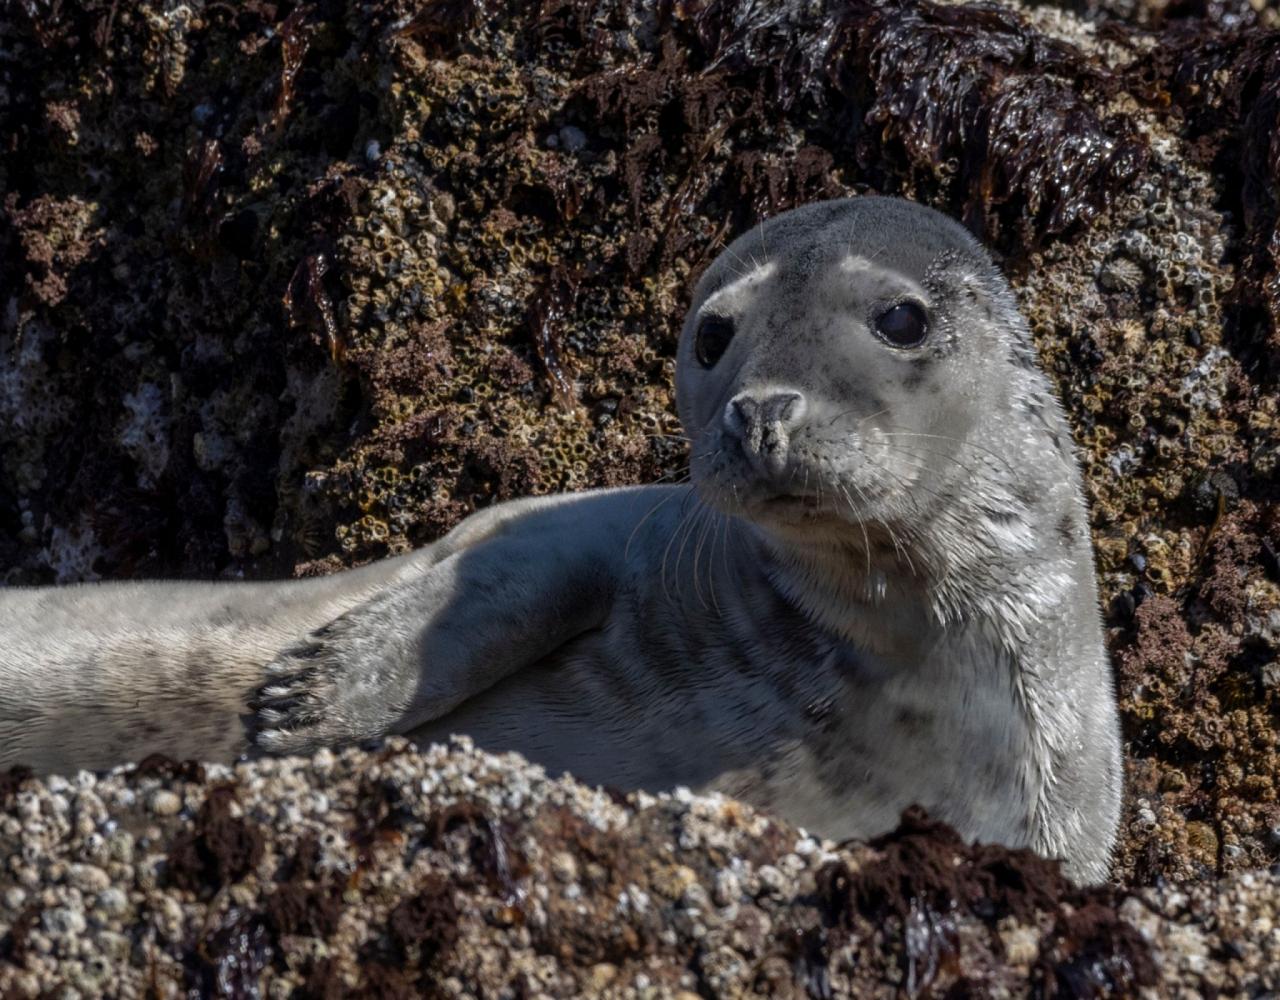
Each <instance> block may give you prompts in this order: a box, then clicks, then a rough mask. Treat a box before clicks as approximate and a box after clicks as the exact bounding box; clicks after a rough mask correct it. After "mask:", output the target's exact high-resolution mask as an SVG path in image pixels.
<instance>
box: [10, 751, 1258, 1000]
mask: <svg viewBox="0 0 1280 1000" xmlns="http://www.w3.org/2000/svg"><path fill="white" fill-rule="evenodd" d="M4 796H5V802H6V803H7V806H6V810H7V812H6V816H5V818H4V819H3V820H0V854H3V855H7V856H9V857H10V858H11V859H12V860H11V861H10V863H9V866H8V870H7V871H6V872H4V874H3V875H0V927H4V928H6V930H7V933H5V934H4V935H3V937H0V959H4V960H6V961H3V962H0V995H3V996H5V997H33V998H34V997H38V996H46V995H55V991H59V990H61V991H62V992H60V993H56V995H64V996H65V995H75V993H68V992H67V991H78V993H79V995H83V996H142V995H147V996H171V995H179V994H183V995H199V996H212V995H223V996H236V997H240V996H246V997H247V996H264V995H265V996H273V997H283V996H295V997H310V996H323V997H333V996H344V995H348V994H362V995H377V996H392V997H400V996H403V997H413V996H481V997H568V996H592V997H619V998H622V997H655V998H657V997H673V998H681V1000H692V998H694V997H698V996H717V997H747V996H762V997H797V998H799V997H819V998H822V997H828V998H834V997H874V996H884V997H897V996H901V995H903V994H906V995H908V996H918V995H922V994H927V995H942V994H946V995H949V996H961V995H966V996H967V995H976V996H991V997H999V996H1021V995H1025V994H1027V993H1029V992H1030V993H1035V994H1037V995H1042V996H1092V995H1102V994H1118V995H1136V994H1137V993H1138V992H1139V991H1144V992H1146V993H1147V994H1148V995H1159V994H1169V995H1174V994H1182V995H1186V996H1203V995H1206V994H1209V993H1212V992H1214V991H1222V992H1226V993H1229V994H1233V995H1257V994H1259V993H1261V992H1264V991H1274V990H1276V989H1280V928H1278V927H1277V926H1276V924H1275V922H1276V921H1277V919H1280V913H1278V912H1277V907H1278V906H1280V892H1278V891H1277V890H1280V877H1277V876H1269V875H1263V874H1245V875H1239V876H1234V877H1231V878H1229V879H1227V880H1225V881H1223V882H1222V883H1221V884H1219V885H1218V886H1216V887H1212V888H1211V887H1209V886H1205V885H1201V886H1198V887H1196V886H1193V887H1188V888H1170V887H1165V888H1161V889H1158V890H1156V889H1150V890H1142V891H1134V892H1131V893H1121V892H1116V891H1112V890H1106V891H1093V892H1089V893H1081V892H1078V891H1074V890H1072V889H1070V888H1069V887H1068V886H1066V885H1065V884H1064V883H1063V881H1062V879H1061V877H1060V876H1059V874H1058V872H1057V868H1056V866H1055V865H1053V864H1051V863H1048V862H1045V861H1043V860H1041V859H1039V858H1037V857H1035V856H1034V855H1031V854H1028V853H1023V852H1013V853H1010V852H1008V851H1005V850H1000V849H991V848H969V847H965V846H964V845H962V844H961V843H960V842H959V841H958V840H956V839H954V838H953V837H952V836H951V835H950V834H948V833H947V832H946V831H945V830H939V829H936V828H934V827H933V826H932V825H931V824H930V823H929V822H928V821H927V820H925V819H923V818H922V817H919V816H910V815H909V816H908V817H907V818H906V820H905V821H904V824H903V826H902V827H901V829H899V830H898V831H897V832H896V833H894V834H891V835H889V836H886V837H884V838H882V839H880V840H879V841H877V842H875V843H874V844H872V845H870V846H858V845H854V846H849V847H847V848H845V849H837V848H836V846H835V845H832V844H829V843H823V842H820V841H817V840H815V839H813V838H811V837H809V836H807V835H806V834H804V833H803V831H798V830H795V829H791V828H789V827H786V826H784V825H782V824H779V823H777V822H775V821H773V820H771V819H769V818H767V817H765V816H762V815H758V814H756V813H755V812H753V811H752V810H750V809H748V808H747V807H745V806H742V805H740V804H738V803H736V802H733V801H732V800H728V799H723V798H718V797H716V798H697V797H694V796H691V795H689V794H687V793H683V794H682V793H680V792H676V793H675V794H673V795H670V796H667V795H663V796H658V797H656V798H655V797H652V796H648V795H644V794H640V795H633V796H629V797H628V796H624V795H623V794H622V793H620V792H606V791H601V790H594V791H593V790H588V789H586V788H583V787H582V786H580V785H578V784H576V783H574V782H573V781H572V780H570V779H567V778H562V779H560V780H558V781H551V780H548V779H547V777H546V776H545V775H544V774H543V773H542V771H541V770H540V769H538V768H534V767H531V766H529V765H527V764H525V763H524V762H523V761H521V760H520V758H518V757H515V756H509V757H505V758H497V757H490V756H487V755H485V754H483V753H480V752H478V751H475V750H473V749H472V748H471V747H470V745H469V744H467V743H465V742H463V743H460V744H458V745H455V746H453V747H437V748H434V749H432V750H430V751H429V752H427V753H425V754H422V753H417V752H410V751H409V749H408V748H407V746H406V745H405V744H403V743H401V742H398V741H391V742H389V743H388V744H387V745H386V746H385V747H383V748H380V749H377V750H373V751H371V752H365V751H358V750H348V751H344V752H342V753H341V754H338V755H335V754H333V753H329V752H327V751H326V752H322V753H320V754H317V755H316V756H315V757H314V758H312V759H309V760H297V759H288V760H282V761H269V762H261V763H258V764H256V765H252V766H247V765H246V766H240V767H237V768H235V769H234V770H228V769H222V768H208V769H207V770H202V769H200V768H198V767H194V766H189V767H185V768H184V767H181V766H175V765H173V764H171V763H170V762H165V761H161V760H158V759H153V760H151V761H148V762H144V764H143V765H142V766H140V767H139V768H137V769H136V770H133V769H130V770H127V771H124V772H123V773H121V772H116V773H113V774H110V775H104V776H98V777H96V778H95V777H94V776H92V775H89V774H87V773H84V774H80V775H78V776H75V777H74V778H70V779H52V780H49V781H47V782H35V781H26V782H19V781H11V782H10V784H9V786H8V787H7V788H6V789H5V790H4Z"/></svg>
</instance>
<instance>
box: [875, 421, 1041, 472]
mask: <svg viewBox="0 0 1280 1000" xmlns="http://www.w3.org/2000/svg"><path fill="white" fill-rule="evenodd" d="M889 426H891V427H892V426H894V425H893V424H890V425H889ZM884 434H885V436H886V437H922V438H933V439H935V440H938V441H947V442H950V443H951V444H956V445H959V446H960V447H961V448H972V449H973V450H974V451H979V452H982V453H983V454H985V455H989V456H990V457H991V458H994V459H995V460H996V461H997V462H999V463H1000V464H1001V465H1003V466H1004V468H1005V471H1007V472H1009V473H1011V474H1013V475H1015V476H1016V475H1017V470H1016V469H1014V467H1013V465H1012V464H1010V462H1009V460H1008V459H1007V458H1005V457H1004V456H1002V455H999V454H997V453H996V452H994V451H992V450H991V449H990V448H987V447H984V446H983V445H980V444H977V443H975V442H973V441H966V440H961V439H960V438H956V437H951V436H949V435H947V434H925V433H923V432H921V431H885V432H884Z"/></svg>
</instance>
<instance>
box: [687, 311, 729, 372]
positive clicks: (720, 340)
mask: <svg viewBox="0 0 1280 1000" xmlns="http://www.w3.org/2000/svg"><path fill="white" fill-rule="evenodd" d="M732 339H733V320H731V319H729V318H728V317H725V316H703V317H702V320H701V322H699V323H698V332H697V334H695V335H694V339H693V353H694V354H696V355H697V356H698V364H700V365H702V367H703V368H711V367H713V366H714V365H715V363H716V362H717V361H719V360H720V357H721V355H723V354H724V352H725V351H726V350H728V347H729V341H731V340H732Z"/></svg>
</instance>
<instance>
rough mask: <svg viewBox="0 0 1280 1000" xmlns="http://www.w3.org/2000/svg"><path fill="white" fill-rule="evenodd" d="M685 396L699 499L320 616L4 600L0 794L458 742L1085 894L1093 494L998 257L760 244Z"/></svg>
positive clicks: (328, 583)
mask: <svg viewBox="0 0 1280 1000" xmlns="http://www.w3.org/2000/svg"><path fill="white" fill-rule="evenodd" d="M676 378H677V386H676V389H677V403H678V407H679V411H680V416H681V419H682V421H683V423H684V426H685V429H686V431H687V434H688V437H689V439H690V442H691V457H690V473H691V485H690V486H687V487H641V488H635V489H624V490H605V491H596V492H589V493H583V494H573V495H565V496H560V497H551V498H536V499H532V500H527V501H517V502H515V503H511V504H504V505H499V506H496V507H494V508H490V509H489V510H486V511H484V512H481V513H479V514H477V515H475V516H473V517H472V518H469V519H468V520H467V521H465V522H463V524H461V525H460V526H459V527H458V528H456V529H455V530H454V531H453V532H451V533H450V534H449V535H448V536H446V537H445V538H443V539H441V540H440V541H439V542H437V543H435V544H434V545H431V546H428V547H427V548H425V549H423V550H421V551H419V552H417V553H414V554H412V555H410V556H407V557H402V558H400V559H395V560H388V561H386V562H384V563H381V564H378V565H376V566H373V567H366V568H364V569H361V570H357V571H352V572H349V573H344V574H338V575H337V576H335V577H331V578H326V579H325V580H321V581H305V582H291V583H281V584H276V585H257V586H256V587H248V586H243V585H241V586H237V585H227V586H208V585H206V586H200V585H188V586H186V587H176V588H175V587H172V586H166V587H165V589H163V591H162V590H161V589H160V587H159V585H132V586H131V587H118V588H112V587H96V588H95V587H89V588H74V589H67V590H56V591H27V592H16V593H5V592H0V612H4V613H3V614H0V737H7V740H0V764H3V763H11V762H16V761H17V760H19V759H26V760H29V761H30V762H32V763H34V764H35V765H36V766H39V767H43V768H48V767H54V766H57V767H66V766H85V765H86V764H87V765H89V766H102V765H103V764H104V763H109V762H113V761H115V760H119V759H122V758H123V757H124V756H129V755H133V756H137V755H140V754H141V753H145V752H149V751H151V750H162V751H164V752H167V753H170V754H173V755H177V756H205V757H210V756H212V757H225V756H227V755H229V754H231V753H234V752H236V751H238V750H242V749H244V747H245V745H246V738H247V737H246V733H245V729H244V728H243V726H242V724H241V723H242V716H243V717H244V718H247V720H248V723H249V730H248V738H251V739H252V740H253V742H254V743H255V744H256V745H257V746H258V747H260V748H262V749H264V750H266V751H269V752H274V753H289V752H301V751H306V750H309V749H312V748H315V747H318V746H322V745H328V744H335V743H342V742H348V741H352V740H358V739H361V738H365V737H369V736H376V735H379V734H383V733H387V732H393V731H394V732H401V733H407V734H409V735H410V736H412V737H413V738H415V739H417V740H419V741H427V740H433V739H439V738H442V737H445V736H448V735H449V734H450V733H455V732H462V733H467V734H469V735H471V736H473V737H474V738H475V739H476V740H477V742H478V743H480V745H482V746H485V747H486V748H488V749H493V750H505V749H511V750H518V751H520V752H522V753H524V754H525V755H526V756H528V757H530V758H531V759H533V760H535V761H538V762H541V763H543V764H544V765H546V766H547V767H548V769H551V770H553V771H558V770H568V771H571V772H572V773H574V774H575V775H576V776H578V777H579V778H582V779H584V780H587V781H594V782H603V783H609V784H612V785H622V786H631V787H643V788H649V789H654V790H658V789H663V788H670V787H672V786H674V785H688V786H691V787H694V788H697V789H703V790H718V791H723V792H726V793H728V794H732V795H735V796H737V797H738V798H741V799H744V800H746V801H748V802H751V803H753V804H755V805H758V806H761V807H764V808H767V809H771V810H774V811H775V812H777V813H779V814H781V815H782V816H783V817H785V818H787V819H790V820H791V821H793V822H795V823H797V824H799V825H802V826H805V827H807V828H809V829H810V830H813V831H814V832H817V833H821V834H825V835H828V836H831V837H836V838H845V837H868V836H873V835H876V834H878V833H882V832H884V831H886V830H887V829H889V828H891V827H892V826H893V825H894V824H895V823H896V822H897V819H898V816H899V814H900V812H901V810H902V809H904V808H905V807H906V806H908V805H911V804H913V803H919V804H921V805H923V806H925V807H926V808H927V809H928V810H929V811H930V812H931V813H933V814H934V815H936V816H938V817H940V818H942V819H945V820H947V821H948V822H950V823H951V824H952V825H953V826H955V827H956V828H957V829H958V830H959V831H960V832H961V833H962V834H964V835H966V836H968V837H971V838H980V839H984V840H990V841H998V842H1002V843H1005V844H1009V845H1011V846H1030V847H1033V848H1035V849H1036V850H1038V851H1040V852H1042V853H1044V854H1048V855H1051V856H1058V857H1061V858H1063V859H1064V860H1065V862H1066V865H1067V871H1068V873H1069V874H1071V875H1072V876H1073V877H1074V878H1076V879H1078V880H1081V881H1099V880H1101V879H1103V878H1105V876H1106V872H1107V866H1108V862H1109V856H1110V850H1111V846H1112V843H1113V841H1114V837H1115V832H1116V827H1117V823H1118V816H1119V801H1120V738H1119V729H1118V723H1117V716H1116V708H1115V699H1114V692H1113V688H1112V680H1111V674H1110V668H1109V665H1108V662H1107V658H1106V653H1105V648H1104V645H1103V638H1102V629H1101V622H1100V618H1099V615H1098V610H1097V593H1096V584H1095V581H1094V572H1093V561H1092V552H1091V549H1090V545H1089V532H1088V527H1087V522H1086V518H1085V508H1084V501H1083V491H1082V484H1081V480H1080V474H1079V470H1078V468H1077V465H1076V461H1075V457H1074V454H1073V451H1072V446H1071V437H1070V433H1069V431H1068V429H1067V426H1066V423H1065V421H1064V419H1063V416H1062V413H1061V410H1060V407H1059V405H1058V403H1057V401H1056V400H1055V398H1054V396H1053V393H1052V390H1051V388H1050V385H1049V383H1048V381H1047V380H1046V378H1045V376H1044V374H1043V373H1042V372H1041V371H1040V369H1039V367H1038V365H1037V363H1036V360H1035V353H1034V350H1033V348H1032V344H1031V340H1030V335H1029V332H1028V330H1027V328H1026V324H1025V323H1024V322H1023V320H1022V318H1021V317H1020V316H1019V314H1018V311H1017V308H1016V302H1015V300H1014V298H1013V294H1012V292H1011V291H1010V289H1009V287H1008V285H1007V284H1006V283H1005V281H1004V280H1003V278H1002V277H1001V276H1000V275H999V273H998V272H997V271H996V269H995V268H994V266H993V265H992V263H991V261H990V259H989V257H988V256H987V255H986V253H985V252H984V251H983V249H982V248H981V247H980V246H979V245H978V244H977V243H976V242H975V241H974V240H973V239H972V237H971V236H970V235H969V234H968V233H967V232H966V231H965V230H964V229H963V228H962V227H960V226H959V225H957V224H956V223H954V222H953V221H952V220H950V219H948V218H946V217H945V216H943V215H941V214H939V213H937V212H935V211H932V210H930V209H927V208H924V207H922V206H919V205H914V204H911V203H909V202H905V201H901V200H898V199H888V198H872V197H867V198H858V199H852V200H845V201H835V202H824V203H820V204H815V205H810V206H807V207H805V208H801V209H797V210H795V211H792V212H788V213H786V214H784V215H781V216H778V217H777V218H775V219H772V220H770V221H768V222H766V223H764V224H763V225H762V226H761V227H759V228H758V229H757V230H754V231H752V232H750V233H747V234H745V235H744V236H743V237H741V238H740V239H739V240H737V241H736V242H735V243H734V244H732V245H731V246H730V247H729V248H727V249H726V250H725V251H724V252H723V253H722V254H721V255H720V257H719V258H718V259H717V260H716V262H715V263H714V264H713V265H712V266H711V268H710V269H709V270H708V271H707V273H706V274H705V275H704V276H703V277H702V280H701V281H700V283H699V285H698V288H697V290H696V292H695V295H694V301H693V303H692V306H691V308H690V311H689V315H688V318H687V320H686V323H685V326H684V330H683V333H682V336H681V341H680V345H679V349H678V357H677V376H676ZM161 604H163V608H160V607H159V605H161ZM51 622H52V623H53V626H52V629H50V623H51ZM211 664H212V665H213V666H210V665H211ZM255 689H256V694H255V693H254V692H255ZM7 691H8V692H11V691H21V692H22V693H21V694H20V695H17V696H15V695H13V694H6V692H7ZM68 692H72V693H73V697H69V696H68ZM68 702H72V703H74V707H75V711H74V713H73V714H74V718H75V725H74V726H67V725H65V724H64V723H65V720H66V718H67V717H68V716H67V710H66V706H67V704H68ZM140 726H141V727H145V728H140ZM140 734H141V735H140ZM143 737H145V738H143Z"/></svg>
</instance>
